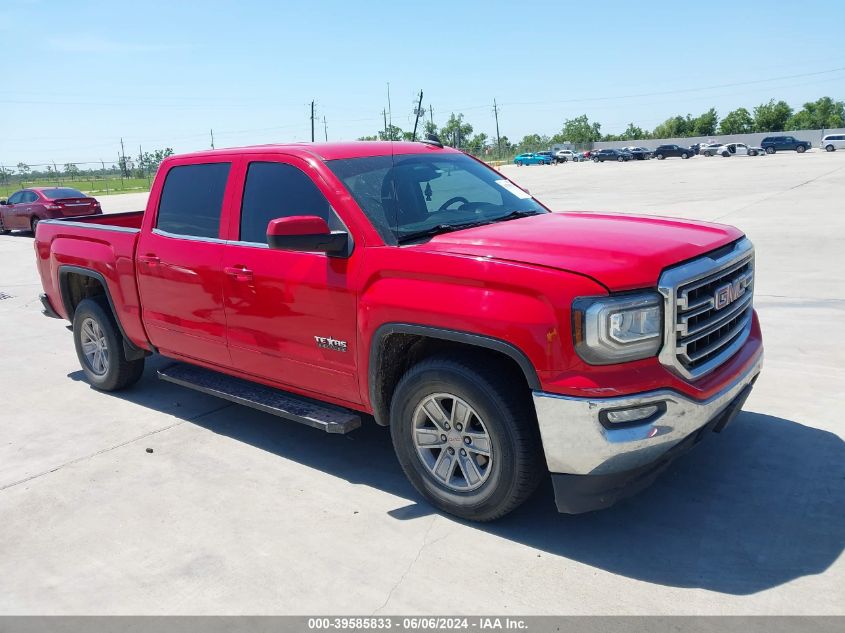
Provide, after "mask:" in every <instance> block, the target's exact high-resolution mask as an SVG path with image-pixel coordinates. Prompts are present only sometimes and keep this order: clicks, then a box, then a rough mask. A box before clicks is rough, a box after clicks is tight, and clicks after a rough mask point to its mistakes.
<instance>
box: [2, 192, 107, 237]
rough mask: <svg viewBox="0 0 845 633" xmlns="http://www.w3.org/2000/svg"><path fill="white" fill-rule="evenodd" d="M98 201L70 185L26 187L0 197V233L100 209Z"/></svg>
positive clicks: (22, 229) (29, 229) (97, 211)
mask: <svg viewBox="0 0 845 633" xmlns="http://www.w3.org/2000/svg"><path fill="white" fill-rule="evenodd" d="M102 212H103V210H102V209H101V208H100V203H99V202H97V200H96V199H94V198H91V197H89V196H86V195H85V194H84V193H82V192H81V191H77V190H76V189H71V188H70V187H30V188H29V189H21V190H20V191H16V192H15V193H13V194H12V195H11V196H9V199H8V200H2V199H0V233H8V232H9V231H13V230H19V231H32V232H33V233H35V227H36V226H37V225H38V223H39V222H40V221H41V220H52V219H55V218H66V217H71V216H77V215H95V214H98V213H102Z"/></svg>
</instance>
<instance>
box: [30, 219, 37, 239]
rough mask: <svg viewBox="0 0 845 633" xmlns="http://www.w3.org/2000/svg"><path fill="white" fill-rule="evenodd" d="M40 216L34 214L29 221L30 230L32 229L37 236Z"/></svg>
mask: <svg viewBox="0 0 845 633" xmlns="http://www.w3.org/2000/svg"><path fill="white" fill-rule="evenodd" d="M38 222H39V220H38V218H37V217H35V216H33V217H32V219H31V220H30V221H29V230H30V231H32V235H33V237H34V236H35V229H37V228H38Z"/></svg>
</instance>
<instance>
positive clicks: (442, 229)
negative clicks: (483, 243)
mask: <svg viewBox="0 0 845 633" xmlns="http://www.w3.org/2000/svg"><path fill="white" fill-rule="evenodd" d="M541 214H542V211H511V212H510V213H508V214H506V215H503V216H500V217H498V218H493V219H490V220H483V221H480V222H464V223H463V224H437V225H435V226H432V227H431V228H428V229H424V230H422V231H414V232H412V233H405V234H404V235H400V236H399V238H398V242H399V243H400V244H404V243H405V242H411V241H413V240H418V239H422V238H424V237H433V236H435V235H440V234H441V233H451V232H452V231H460V230H461V229H470V228H473V227H476V226H487V225H488V224H495V223H496V222H503V221H506V220H516V219H517V218H527V217H528V216H530V215H541Z"/></svg>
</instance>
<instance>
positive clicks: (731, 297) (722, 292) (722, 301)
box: [713, 273, 752, 310]
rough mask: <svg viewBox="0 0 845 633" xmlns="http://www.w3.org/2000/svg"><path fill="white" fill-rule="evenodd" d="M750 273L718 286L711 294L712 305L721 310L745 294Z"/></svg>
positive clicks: (749, 281) (749, 282) (749, 280)
mask: <svg viewBox="0 0 845 633" xmlns="http://www.w3.org/2000/svg"><path fill="white" fill-rule="evenodd" d="M751 278H752V276H751V273H746V274H744V275H743V276H742V277H737V278H736V279H734V280H733V281H732V282H731V283H729V284H725V285H724V286H719V287H718V288H716V292H715V293H714V294H713V306H714V307H715V308H716V309H717V310H721V309H722V308H725V307H727V306H729V305H731V304H732V303H733V302H734V301H736V300H737V299H739V298H740V297H741V296H742V295H744V294H745V289H746V288H748V286H749V285H750V284H751Z"/></svg>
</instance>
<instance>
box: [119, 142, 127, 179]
mask: <svg viewBox="0 0 845 633" xmlns="http://www.w3.org/2000/svg"><path fill="white" fill-rule="evenodd" d="M120 155H121V156H123V164H122V165H121V166H120V175H121V176H127V175H128V174H127V173H126V152H125V151H124V150H123V137H122V136H121V137H120Z"/></svg>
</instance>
